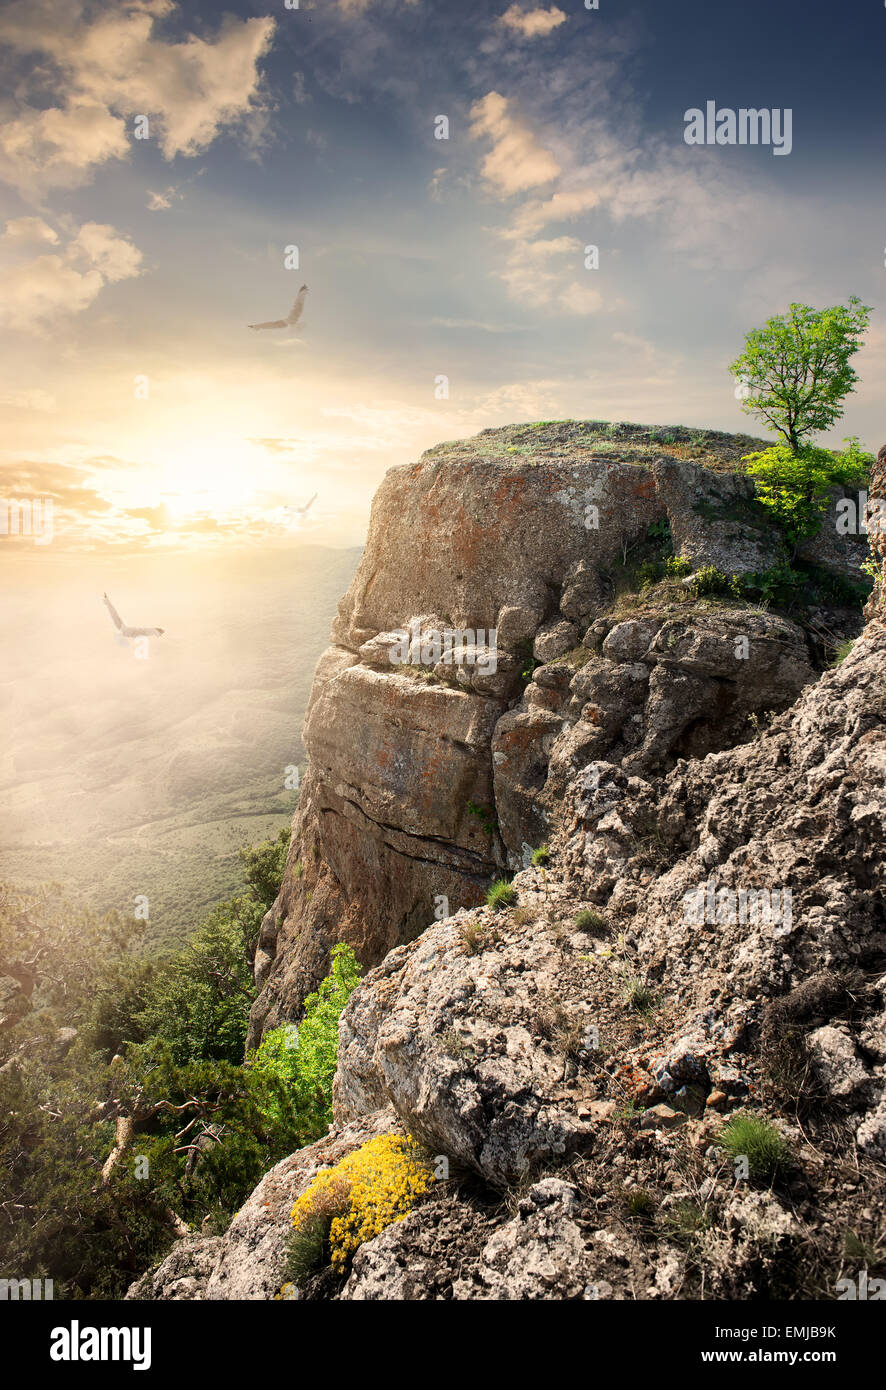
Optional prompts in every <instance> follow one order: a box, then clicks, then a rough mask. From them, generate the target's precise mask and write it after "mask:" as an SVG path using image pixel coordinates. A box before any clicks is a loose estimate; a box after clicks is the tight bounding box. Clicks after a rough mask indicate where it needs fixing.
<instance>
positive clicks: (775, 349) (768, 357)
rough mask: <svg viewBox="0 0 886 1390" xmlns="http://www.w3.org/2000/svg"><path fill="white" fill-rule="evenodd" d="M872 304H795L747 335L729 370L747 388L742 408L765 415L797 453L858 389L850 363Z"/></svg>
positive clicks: (854, 299) (835, 417)
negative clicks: (826, 306)
mask: <svg viewBox="0 0 886 1390" xmlns="http://www.w3.org/2000/svg"><path fill="white" fill-rule="evenodd" d="M870 314H871V309H870V307H869V306H867V305H865V304H862V302H861V300H860V299H859V298H858V297H857V296H856V295H851V296H850V299H849V304H848V307H847V306H844V305H842V304H837V305H834V306H833V307H832V308H829V309H812V308H810V307H809V305H808V304H792V305H791V307H790V309H789V310H788V312H787V313H786V314H780V315H776V317H774V318H771V319H768V320H767V322H766V324H765V325H764V326H763V328H754V329H753V330H752V331H751V332H750V333H749V334H748V335H747V337H746V339H745V349H744V352H743V353H741V355H740V356H739V357H737V358H736V359H735V361H734V362H733V363H732V364H731V366H730V368H729V370H730V371H731V372H732V374H733V376H735V377H737V378H738V379H739V380H740V381H741V382H742V383H743V385H745V386H746V388H747V391H748V395H747V396H746V397H745V399H744V400H743V402H742V409H743V410H745V411H747V412H749V413H750V414H754V415H759V416H762V418H763V419H764V420H766V421H767V423H768V424H769V425H771V426H772V428H773V429H775V430H777V431H778V433H779V434H780V435H782V437H783V438H784V440H785V441H786V443H787V445H788V447H789V448H790V449H791V451H792V452H793V453H795V454H796V453H797V452H798V451H799V449H800V447H801V445H802V443H803V441H804V440H805V439H806V438H807V437H808V436H809V435H810V434H814V433H815V432H816V431H818V430H826V429H829V428H830V426H831V425H832V424H833V423H834V421H835V420H838V419H839V417H840V414H841V404H842V402H843V400H844V399H845V397H846V396H848V395H849V393H850V391H852V390H854V389H855V383H856V382H857V380H858V374H857V372H856V371H855V369H854V367H853V366H852V365H851V363H850V358H851V357H852V355H853V354H854V353H855V352H857V351H858V349H859V347H860V346H861V338H862V335H863V333H864V331H865V329H866V328H867V326H868V320H869V317H870Z"/></svg>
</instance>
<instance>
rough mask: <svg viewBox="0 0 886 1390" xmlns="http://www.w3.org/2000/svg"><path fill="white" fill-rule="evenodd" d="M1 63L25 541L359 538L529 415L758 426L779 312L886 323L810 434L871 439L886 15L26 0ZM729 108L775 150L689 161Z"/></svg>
mask: <svg viewBox="0 0 886 1390" xmlns="http://www.w3.org/2000/svg"><path fill="white" fill-rule="evenodd" d="M290 3H292V0H290ZM0 51H2V54H3V57H2V59H0V77H2V84H0V91H2V92H3V93H4V95H3V97H2V98H0V180H2V182H0V316H2V320H3V324H2V327H3V336H2V343H3V347H2V357H3V361H2V374H0V425H2V428H0V466H2V474H3V487H2V489H0V496H2V498H5V499H9V498H17V499H22V498H35V499H46V498H49V499H52V504H53V520H52V537H51V543H48V542H45V541H44V544H42V545H38V544H36V539H35V538H34V537H31V538H27V537H13V536H0V552H3V553H5V554H6V555H11V554H12V553H13V552H14V553H15V554H17V555H22V553H23V547H27V549H28V554H29V556H30V563H33V561H34V560H35V559H38V558H39V559H40V560H41V561H43V562H44V563H45V562H46V561H47V560H48V558H49V555H50V553H53V554H55V555H58V554H59V553H62V554H74V555H76V554H78V553H84V552H90V553H92V554H93V555H94V554H96V553H100V554H104V553H107V554H112V555H127V554H139V553H144V552H157V553H161V554H162V553H164V552H166V551H175V550H183V549H188V548H194V547H206V548H209V549H212V548H218V547H250V546H274V545H277V544H280V543H284V542H289V541H291V540H293V539H295V540H301V541H306V542H309V543H311V544H321V545H335V546H352V545H359V544H361V543H362V541H363V539H364V538H365V532H366V525H367V521H368V516H369V508H370V504H371V499H372V495H373V493H374V491H375V489H376V488H377V486H378V484H379V482H380V481H381V478H382V477H383V475H384V472H385V471H386V469H387V468H389V467H391V466H392V465H394V464H401V463H405V462H408V461H410V460H411V459H414V458H416V457H417V456H418V455H419V454H420V453H421V451H422V450H424V449H426V448H429V447H430V446H432V445H433V444H435V443H438V442H440V441H442V440H446V439H454V438H458V437H463V436H467V435H470V434H473V433H476V432H477V431H478V430H480V429H484V428H487V427H489V426H494V425H498V424H506V423H511V422H515V421H521V420H527V421H528V420H537V419H556V418H584V417H588V418H595V419H605V420H633V421H637V422H641V423H649V424H686V425H690V426H710V427H715V428H720V429H727V430H731V429H734V430H742V429H744V430H750V432H756V433H760V432H762V431H761V429H760V428H759V427H758V426H757V425H755V424H754V423H752V422H750V421H749V420H748V418H747V417H746V416H745V415H743V414H742V411H741V407H740V402H739V400H738V399H736V395H735V382H734V381H733V379H732V378H731V377H730V374H729V372H728V364H729V363H730V361H732V360H733V359H734V357H735V356H736V355H737V354H738V352H739V351H740V349H741V347H742V343H743V340H744V335H745V334H746V333H747V332H748V330H749V329H751V328H753V327H754V326H757V325H759V324H761V323H762V322H763V321H764V320H765V319H766V318H768V317H769V316H770V315H772V314H776V313H780V312H783V311H784V310H785V309H786V308H787V306H788V305H789V304H790V303H791V302H792V301H793V300H802V301H804V302H807V303H810V304H813V305H816V306H818V307H823V306H824V305H827V304H832V303H838V302H845V301H846V300H847V298H848V296H849V295H850V294H856V295H859V296H860V297H861V298H862V300H863V301H864V302H865V303H866V304H869V305H871V306H872V307H873V309H874V313H873V314H872V318H871V327H870V329H869V332H868V334H867V338H866V342H865V346H864V348H863V350H862V351H861V352H860V353H859V355H858V357H857V359H856V364H857V367H858V370H859V373H860V376H861V382H860V384H859V387H858V389H857V391H856V393H855V394H854V395H853V396H851V397H850V398H849V401H848V403H847V408H846V412H845V416H844V418H843V420H842V421H840V422H839V423H838V425H837V426H836V427H835V429H834V430H833V431H832V432H831V434H830V435H829V436H827V439H828V440H829V441H830V442H834V443H838V442H839V441H840V439H842V438H843V437H844V436H845V435H848V434H857V435H859V436H860V437H861V439H862V443H863V444H864V445H865V446H866V447H868V448H872V449H876V448H877V447H879V445H880V444H881V443H882V442H883V438H884V436H886V427H884V421H883V416H882V411H881V409H880V391H879V386H880V383H881V382H882V379H883V376H884V368H886V316H884V307H886V295H884V293H883V283H884V275H886V268H884V262H886V216H884V212H886V192H884V181H883V177H882V172H883V137H884V112H883V104H882V98H881V72H882V62H883V55H884V51H886V7H884V5H883V4H879V3H877V0H849V3H843V4H840V5H835V4H833V3H830V0H829V3H822V0H802V3H801V0H780V3H779V4H778V5H773V4H772V2H771V0H745V3H743V4H742V5H740V6H733V5H723V4H712V3H711V0H667V3H664V2H663V0H599V5H598V8H596V9H587V8H585V5H584V3H582V0H559V3H557V4H547V3H542V4H534V3H533V0H516V3H511V0H495V2H494V3H493V2H492V0H451V3H446V4H443V3H439V0H436V2H435V3H432V0H299V4H298V7H297V8H288V6H287V5H286V4H285V3H284V0H273V3H272V2H271V0H239V2H238V3H230V4H224V3H222V4H217V3H208V0H206V2H204V0H201V2H200V3H195V0H184V3H181V4H173V3H172V0H113V3H106V0H94V3H80V0H68V3H66V4H65V5H63V6H62V5H59V4H58V2H57V0H6V3H4V5H3V7H2V9H0ZM709 100H712V101H714V102H715V103H716V104H717V107H718V108H733V109H736V110H737V109H738V108H741V107H754V108H776V109H778V110H779V111H783V110H785V109H790V111H791V113H792V139H791V148H790V152H789V153H786V154H784V155H778V154H775V153H774V151H773V148H772V146H768V147H766V146H762V145H759V146H756V147H754V146H751V145H731V146H729V145H722V146H718V145H703V146H699V145H688V144H687V143H686V142H685V140H684V132H685V129H686V124H685V119H684V116H685V112H686V111H687V110H688V109H690V108H694V107H699V108H704V107H705V103H706V102H707V101H709ZM145 118H146V119H145ZM442 118H445V120H444V119H442ZM447 123H448V128H447ZM444 134H445V135H447V136H448V138H437V137H438V136H440V135H444ZM589 246H594V247H596V248H597V256H596V258H595V257H593V256H590V257H589V256H588V254H587V252H586V248H587V247H589ZM293 248H297V252H294V250H293ZM595 259H596V261H597V264H596V265H595V264H593V262H594V260H595ZM589 260H590V261H591V262H592V264H590V265H588V264H587V262H588V261H589ZM296 262H297V264H296ZM303 283H304V284H307V285H308V295H307V299H306V303H305V309H304V312H303V315H302V317H301V319H300V320H299V322H298V324H297V325H295V327H293V328H287V329H284V330H279V329H278V330H262V331H251V330H250V329H249V328H248V327H247V325H248V324H250V323H254V322H257V321H263V320H273V319H277V318H280V317H281V316H285V315H286V313H287V311H288V309H289V307H290V305H291V304H292V302H293V300H294V298H295V294H296V292H297V290H298V288H299V286H300V285H301V284H303ZM444 382H445V388H444V384H443V383H444ZM314 494H316V500H315V501H313V502H312V503H311V506H310V507H309V509H308V510H307V512H305V513H304V514H301V513H299V511H298V510H297V509H298V508H300V507H303V506H304V505H305V504H306V503H307V502H308V501H309V499H311V498H312V497H313V496H314Z"/></svg>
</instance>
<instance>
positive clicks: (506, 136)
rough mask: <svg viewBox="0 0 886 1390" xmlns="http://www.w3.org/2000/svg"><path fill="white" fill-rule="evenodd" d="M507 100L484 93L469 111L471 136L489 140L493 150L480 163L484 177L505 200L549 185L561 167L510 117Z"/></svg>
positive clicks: (529, 132) (491, 93) (547, 151)
mask: <svg viewBox="0 0 886 1390" xmlns="http://www.w3.org/2000/svg"><path fill="white" fill-rule="evenodd" d="M508 106H509V103H508V100H507V98H506V97H503V96H502V95H501V94H500V93H499V92H487V94H486V96H485V97H483V98H482V100H480V101H478V102H476V103H475V105H474V106H473V107H472V108H471V134H472V135H473V136H474V138H475V139H479V138H480V137H482V136H488V137H489V139H491V141H492V149H491V150H490V151H489V153H488V154H487V155H486V157H485V159H484V160H483V165H482V169H483V174H484V177H485V178H486V179H488V181H489V182H490V183H491V184H492V185H493V186H494V187H495V188H496V189H497V190H498V191H499V192H500V193H502V194H503V195H504V196H505V197H510V196H511V195H512V194H514V193H523V192H525V191H526V189H528V188H537V187H539V186H540V185H541V184H545V183H551V182H552V180H553V179H555V178H556V177H557V175H558V174H559V173H560V166H559V164H558V163H557V161H556V159H555V158H554V156H553V154H552V153H551V151H550V150H548V149H546V148H545V147H544V145H542V144H541V142H540V141H539V140H537V139H536V137H535V135H534V134H533V133H532V131H531V130H530V129H529V127H528V126H527V125H526V124H525V123H524V122H523V121H521V120H519V118H518V117H516V116H513V115H511V114H510V112H509V110H508Z"/></svg>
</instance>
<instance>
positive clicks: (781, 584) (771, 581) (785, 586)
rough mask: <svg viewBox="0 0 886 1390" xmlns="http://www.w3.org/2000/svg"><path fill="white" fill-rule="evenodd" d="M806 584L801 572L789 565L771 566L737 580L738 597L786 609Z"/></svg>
mask: <svg viewBox="0 0 886 1390" xmlns="http://www.w3.org/2000/svg"><path fill="white" fill-rule="evenodd" d="M805 582H806V576H805V575H804V574H803V572H802V571H801V570H797V569H793V568H792V567H791V566H790V565H789V564H786V563H785V564H781V565H773V567H772V568H771V569H768V570H755V571H754V572H753V573H751V574H743V575H741V576H740V577H738V578H737V587H738V592H739V595H740V597H742V598H749V599H753V600H754V601H755V602H758V603H775V604H777V605H778V606H779V607H780V608H787V607H789V606H790V604H791V603H792V602H793V601H794V599H796V597H797V595H798V593H799V591H800V589H801V588H802V586H803V584H804V583H805Z"/></svg>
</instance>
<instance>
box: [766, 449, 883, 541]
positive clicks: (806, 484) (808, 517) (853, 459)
mask: <svg viewBox="0 0 886 1390" xmlns="http://www.w3.org/2000/svg"><path fill="white" fill-rule="evenodd" d="M845 442H846V443H847V444H848V446H849V447H848V448H847V449H846V450H845V452H844V453H842V454H841V453H837V452H835V451H834V450H832V449H819V448H816V447H815V446H814V445H812V444H803V445H801V446H800V448H799V449H796V450H794V449H792V448H791V447H790V445H788V444H774V445H772V447H771V448H769V449H762V450H761V451H760V452H759V453H756V454H745V456H744V462H745V463H746V464H747V470H748V473H750V474H751V476H752V477H753V478H754V479H755V482H756V486H757V496H758V497H759V498H760V501H761V502H762V503H763V505H764V507H766V508H767V509H768V510H769V511H770V512H771V513H772V515H773V517H774V519H775V521H776V522H777V523H778V525H779V526H780V528H781V531H782V533H783V535H784V538H785V540H786V542H787V544H788V547H789V550H790V553H791V555H793V554H795V553H796V550H797V548H798V546H800V545H801V544H802V542H803V541H804V540H807V539H808V538H809V537H810V536H814V535H816V534H817V532H818V531H819V530H820V528H821V519H822V516H823V514H824V512H825V510H826V508H827V504H828V502H829V500H830V496H831V493H832V491H833V489H834V488H835V487H838V486H840V485H843V486H848V485H853V484H856V485H863V484H864V483H865V482H866V480H867V476H868V472H869V470H870V466H871V464H872V462H873V459H872V457H871V455H870V454H865V453H863V452H862V450H861V449H860V448H859V444H858V440H857V439H848V440H846V441H845Z"/></svg>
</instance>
